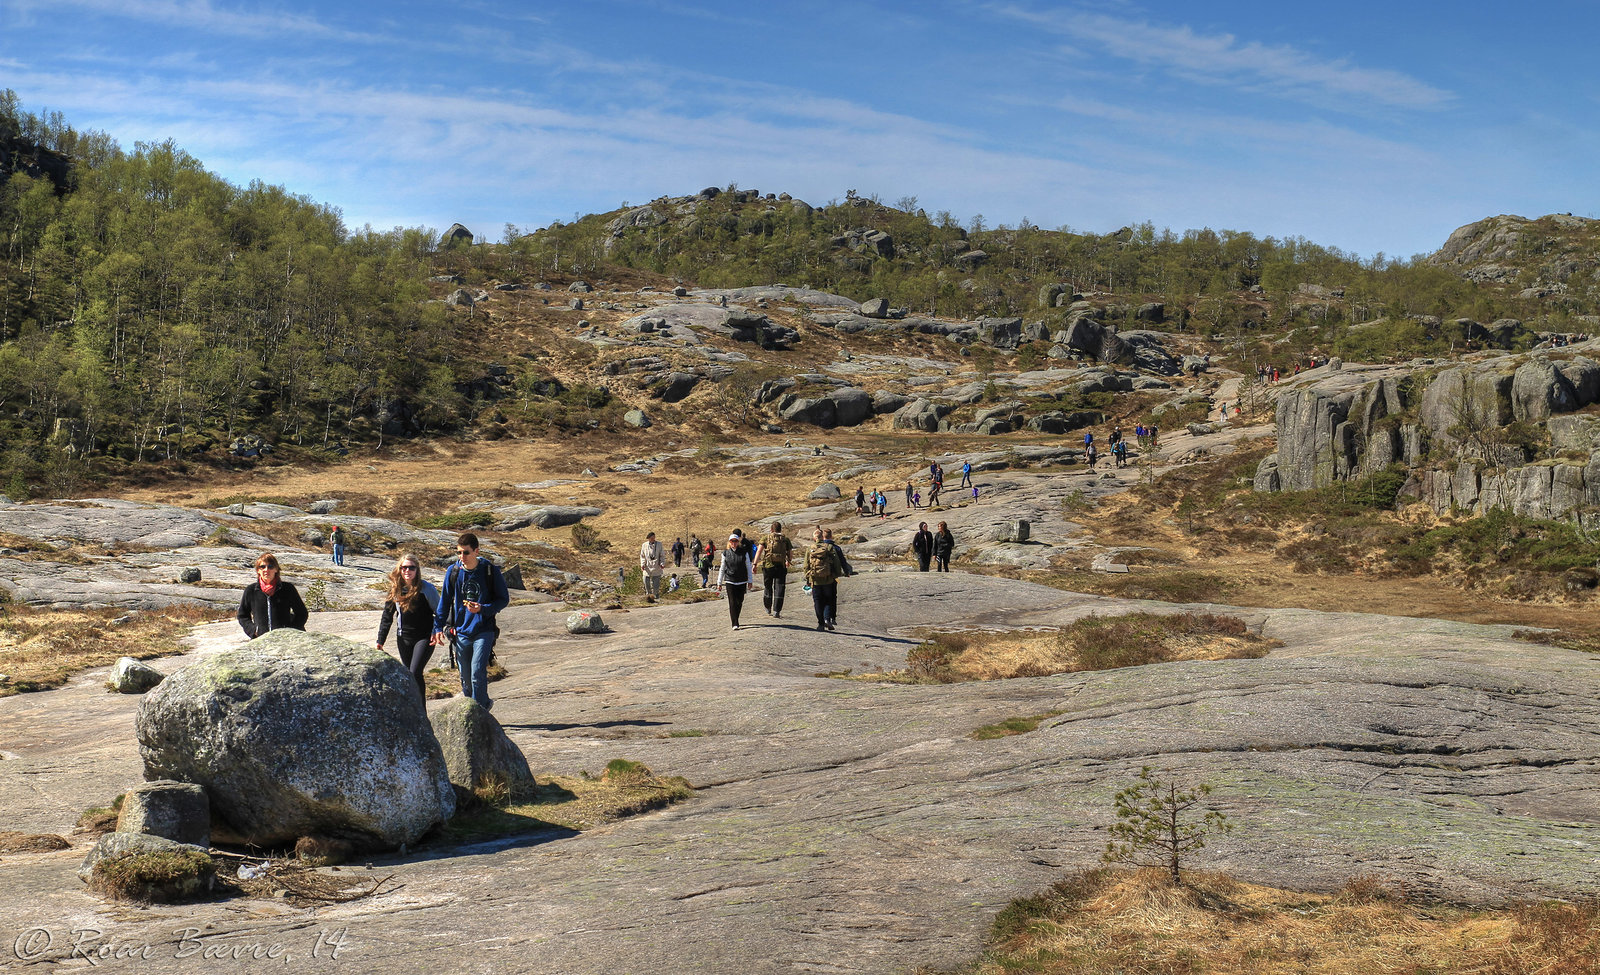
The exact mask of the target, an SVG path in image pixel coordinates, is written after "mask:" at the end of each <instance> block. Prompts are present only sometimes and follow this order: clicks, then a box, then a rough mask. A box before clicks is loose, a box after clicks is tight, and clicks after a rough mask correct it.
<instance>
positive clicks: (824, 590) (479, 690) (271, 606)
mask: <svg viewBox="0 0 1600 975" xmlns="http://www.w3.org/2000/svg"><path fill="white" fill-rule="evenodd" d="M1136 435H1137V437H1138V439H1139V443H1140V445H1141V446H1148V447H1154V446H1155V445H1156V436H1157V431H1156V428H1155V427H1154V426H1151V427H1148V428H1147V427H1145V426H1144V425H1142V424H1141V425H1140V426H1139V427H1137V428H1136ZM1110 443H1111V451H1112V456H1113V458H1115V460H1116V462H1117V466H1119V467H1120V466H1122V464H1123V463H1124V462H1125V460H1126V457H1127V443H1126V441H1125V440H1124V439H1123V436H1122V430H1121V428H1120V427H1118V428H1116V429H1114V430H1113V431H1112V433H1111V441H1110ZM1084 448H1085V453H1086V455H1087V459H1088V462H1089V466H1090V467H1091V468H1093V467H1094V464H1095V460H1096V447H1095V444H1094V435H1093V434H1092V433H1085V434H1084ZM928 481H929V493H928V498H927V505H926V506H927V507H930V508H931V507H937V506H938V499H939V494H940V492H941V491H942V490H943V488H944V469H943V467H941V466H940V464H939V463H938V462H937V461H934V462H932V463H930V464H929V466H928ZM960 486H961V487H962V488H970V489H971V491H972V498H973V500H974V501H976V500H977V498H978V487H977V485H976V484H974V483H973V481H972V463H971V462H970V461H967V462H964V463H963V464H962V465H961V484H960ZM905 494H906V507H907V509H908V510H914V509H920V508H922V507H924V504H923V498H922V495H921V493H920V492H919V491H918V490H917V487H916V483H915V482H914V481H913V480H908V481H907V482H906V488H905ZM855 503H856V512H857V514H858V515H861V516H866V515H868V514H876V515H877V516H878V517H879V518H887V517H888V506H889V499H888V496H887V495H885V494H884V493H883V492H882V491H881V490H878V489H874V490H873V493H872V496H871V497H870V498H869V497H868V496H867V493H866V491H865V488H864V487H857V488H856V495H855ZM328 540H329V543H330V548H331V550H332V558H333V561H334V563H335V564H336V565H344V550H345V544H346V539H345V533H344V531H343V529H342V528H340V527H339V526H337V525H336V526H334V528H333V532H332V534H331V535H330V536H329V539H328ZM479 548H480V542H479V540H478V537H477V536H476V535H475V534H473V533H471V532H463V533H462V534H461V535H460V536H458V537H457V539H456V556H457V557H456V559H455V560H454V561H452V562H451V563H450V565H449V567H448V568H447V569H446V570H445V574H444V582H443V585H442V587H437V586H435V585H434V584H433V583H431V582H429V581H427V580H426V579H425V578H423V570H422V563H421V561H420V560H419V559H418V558H417V556H415V555H411V554H405V555H402V556H400V558H399V560H398V561H396V563H395V565H394V568H393V569H392V570H391V571H390V572H389V575H388V578H387V581H386V584H385V587H384V588H385V592H384V604H383V613H382V615H381V617H380V619H379V622H378V633H377V638H376V640H375V641H374V645H375V646H376V647H377V648H378V649H379V650H383V649H384V644H385V643H386V642H387V640H388V637H389V634H390V632H391V631H393V632H394V633H395V641H396V648H397V650H398V652H399V656H400V662H401V663H402V664H403V665H405V667H406V669H407V670H408V671H409V672H410V673H411V676H412V679H413V680H414V681H415V682H416V685H417V689H418V691H419V692H420V693H423V694H424V695H425V694H426V686H425V680H424V672H425V669H426V667H427V664H428V661H429V660H430V659H431V658H432V656H433V654H434V652H435V650H436V649H437V648H438V647H440V646H448V647H449V648H450V654H451V658H452V661H453V663H454V665H455V667H456V669H457V670H458V671H459V673H460V678H461V692H462V694H463V695H466V696H468V697H471V698H472V699H473V700H474V701H476V702H477V703H478V704H480V705H482V706H483V707H485V708H491V707H493V702H492V701H491V700H490V698H489V688H488V668H489V664H490V662H491V661H492V660H493V658H494V645H495V641H496V639H497V638H498V637H499V633H500V630H499V626H498V625H497V624H496V622H495V618H496V616H497V614H498V613H499V612H500V611H501V610H503V609H504V608H505V607H506V606H507V605H509V604H510V594H509V591H508V589H507V587H506V582H505V577H504V576H503V575H502V573H501V571H500V568H499V567H498V566H496V565H495V564H494V563H493V562H491V561H489V560H488V559H486V558H483V557H482V556H480V555H479ZM954 551H955V536H954V535H953V534H952V533H951V531H950V527H949V525H948V524H947V523H945V522H943V521H941V522H939V523H938V528H937V529H929V527H928V523H927V522H926V521H924V522H919V523H918V525H917V530H916V532H915V533H914V534H913V535H912V539H911V544H910V553H911V554H912V555H913V556H914V557H915V559H916V562H917V569H918V571H921V572H928V571H930V569H932V570H933V571H938V572H949V571H950V559H951V556H952V555H953V554H954ZM719 553H720V556H721V558H720V560H719V558H718V555H719ZM685 557H687V558H688V559H689V564H690V566H691V567H692V568H693V569H694V571H696V572H698V573H699V575H700V586H701V588H702V589H712V588H714V589H715V591H717V592H718V593H720V594H722V595H723V596H724V598H725V599H726V600H727V603H728V617H729V621H730V623H731V624H732V626H733V629H735V630H737V629H739V625H740V624H739V617H740V614H741V613H742V611H743V608H744V600H745V594H746V593H747V592H749V591H750V590H752V589H755V588H757V586H759V587H760V588H761V590H762V600H761V601H762V607H763V609H764V610H765V611H766V613H767V615H769V616H771V617H773V618H775V619H781V618H782V616H783V607H784V599H785V596H786V595H787V587H788V576H789V572H790V570H791V569H793V568H795V567H796V563H797V562H798V564H799V566H800V567H801V568H802V569H803V572H804V577H805V591H806V592H808V593H810V595H811V602H812V609H813V611H814V613H815V615H816V621H817V622H816V626H817V629H818V630H832V629H834V627H835V626H836V625H837V622H838V610H839V580H840V579H842V578H845V577H847V576H850V575H853V574H854V572H855V570H854V568H853V567H852V566H851V565H850V561H849V559H847V558H846V557H845V554H844V550H843V549H842V548H840V546H839V544H838V543H837V542H836V541H834V538H833V530H832V529H829V528H823V527H821V526H818V527H817V528H816V529H815V530H813V532H812V534H811V545H810V546H809V547H808V548H807V549H806V550H805V551H804V552H803V553H801V552H797V551H796V548H795V545H794V543H793V541H791V540H790V538H789V537H788V536H787V535H785V534H784V533H783V525H782V524H781V523H779V522H776V521H775V522H773V523H772V525H771V526H770V528H769V529H768V532H767V533H766V534H765V535H763V536H762V537H761V538H760V539H759V540H754V539H751V538H749V537H747V536H746V535H745V534H744V531H743V530H742V529H735V530H734V531H733V533H732V534H730V535H729V536H728V539H727V541H726V542H725V543H724V544H723V546H722V547H721V549H718V547H717V544H716V542H715V541H714V540H710V539H708V540H706V541H704V542H702V541H701V540H700V537H699V536H698V535H691V536H690V541H689V542H688V543H687V544H685V543H684V541H683V539H682V538H681V537H680V538H676V539H674V540H673V542H672V544H671V545H670V546H663V545H662V543H661V541H660V540H659V539H657V538H656V534H655V532H650V533H648V534H647V535H646V536H645V541H644V544H643V545H641V546H640V548H639V571H640V576H641V578H642V581H643V590H644V597H645V600H646V601H647V602H655V601H657V600H658V599H660V598H661V595H662V578H663V576H665V575H666V574H667V572H666V570H667V563H668V560H669V559H670V560H671V563H672V565H673V567H675V568H682V566H683V561H684V558H685ZM254 568H255V574H256V579H255V581H254V582H252V583H251V584H250V585H249V586H247V587H246V588H245V590H244V593H243V595H242V596H241V597H240V601H239V612H238V621H239V626H240V627H241V628H242V629H243V630H244V632H245V635H246V636H247V637H249V638H251V639H254V638H256V637H258V636H261V635H263V634H265V633H267V632H269V631H271V630H275V629H284V628H288V629H296V630H303V629H305V625H306V619H307V617H308V613H307V610H306V605H305V602H304V601H303V600H302V599H301V597H300V593H299V591H298V590H297V589H296V588H295V586H294V584H293V583H292V582H289V581H288V580H286V579H284V578H283V576H282V566H281V565H280V563H279V561H278V558H277V556H276V555H274V554H272V553H271V552H267V553H263V554H262V555H261V556H260V557H259V558H257V559H256V560H255V563H254ZM713 569H715V571H716V583H715V586H714V587H713V584H712V581H711V577H712V571H713ZM618 574H619V576H621V575H624V573H623V570H621V569H619V570H618ZM678 588H679V580H678V574H677V573H672V574H671V577H670V581H669V582H668V585H667V590H666V591H667V592H675V591H677V589H678Z"/></svg>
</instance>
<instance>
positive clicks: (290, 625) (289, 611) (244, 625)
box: [238, 552, 309, 640]
mask: <svg viewBox="0 0 1600 975" xmlns="http://www.w3.org/2000/svg"><path fill="white" fill-rule="evenodd" d="M255 569H256V581H255V582H252V583H250V585H248V586H245V587H244V594H243V595H241V596H240V597H239V615H238V619H239V628H240V629H242V630H244V635H245V636H247V637H249V638H250V639H252V640H254V639H255V638H256V637H258V636H261V635H262V634H263V633H268V632H270V631H272V630H303V629H305V628H306V617H307V616H308V615H309V614H308V613H307V612H306V604H305V603H304V602H302V601H301V599H300V591H299V590H298V589H296V588H295V587H294V583H292V582H289V581H287V580H285V579H284V578H283V574H282V573H283V569H282V567H281V566H279V565H278V557H277V556H276V555H273V554H272V553H271V552H263V553H261V555H260V557H258V558H257V559H256V562H255Z"/></svg>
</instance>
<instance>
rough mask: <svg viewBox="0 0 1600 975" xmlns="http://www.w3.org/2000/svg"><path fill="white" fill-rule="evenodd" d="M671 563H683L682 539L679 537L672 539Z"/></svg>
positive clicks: (677, 565)
mask: <svg viewBox="0 0 1600 975" xmlns="http://www.w3.org/2000/svg"><path fill="white" fill-rule="evenodd" d="M672 564H673V566H674V567H680V566H682V565H683V539H681V538H674V539H673V540H672Z"/></svg>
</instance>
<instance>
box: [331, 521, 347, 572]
mask: <svg viewBox="0 0 1600 975" xmlns="http://www.w3.org/2000/svg"><path fill="white" fill-rule="evenodd" d="M328 544H329V545H330V546H332V548H333V564H334V565H344V529H343V528H340V527H339V526H338V525H334V526H333V534H332V535H329V536H328Z"/></svg>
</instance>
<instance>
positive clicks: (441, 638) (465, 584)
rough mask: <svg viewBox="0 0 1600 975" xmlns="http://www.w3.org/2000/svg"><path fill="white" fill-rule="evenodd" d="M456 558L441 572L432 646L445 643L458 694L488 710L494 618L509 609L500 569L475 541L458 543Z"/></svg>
mask: <svg viewBox="0 0 1600 975" xmlns="http://www.w3.org/2000/svg"><path fill="white" fill-rule="evenodd" d="M456 554H457V555H459V556H460V558H458V559H457V560H456V561H455V562H452V563H451V564H450V568H448V569H446V570H445V573H444V590H443V591H442V592H441V593H440V596H439V608H438V610H437V611H436V612H435V613H434V617H433V640H432V642H433V645H434V646H438V645H439V644H441V643H449V644H450V646H451V647H452V649H454V650H455V652H456V654H457V661H458V666H459V667H460V670H461V693H462V694H463V695H464V696H467V697H470V698H472V699H473V700H474V701H477V702H478V704H479V705H481V706H483V707H485V708H490V707H493V706H494V705H493V704H492V703H491V702H490V700H489V661H490V660H491V659H493V658H494V644H495V640H497V639H498V638H499V636H500V626H499V624H498V623H497V622H496V621H495V617H496V615H497V614H498V613H499V612H500V611H501V610H502V609H505V608H506V607H507V606H509V605H510V604H511V593H510V591H509V590H507V589H506V580H505V577H504V576H502V575H501V574H500V567H499V566H497V565H495V564H494V563H493V562H490V561H489V560H488V559H485V558H480V557H479V555H478V536H476V535H474V534H472V533H471V532H463V533H462V534H461V535H460V537H458V538H457V539H456Z"/></svg>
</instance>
